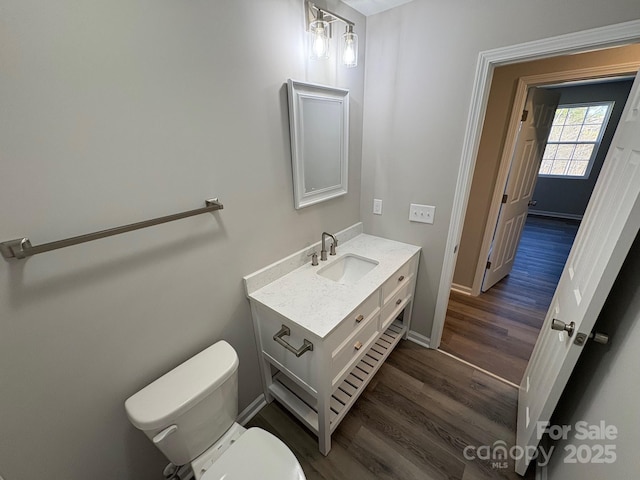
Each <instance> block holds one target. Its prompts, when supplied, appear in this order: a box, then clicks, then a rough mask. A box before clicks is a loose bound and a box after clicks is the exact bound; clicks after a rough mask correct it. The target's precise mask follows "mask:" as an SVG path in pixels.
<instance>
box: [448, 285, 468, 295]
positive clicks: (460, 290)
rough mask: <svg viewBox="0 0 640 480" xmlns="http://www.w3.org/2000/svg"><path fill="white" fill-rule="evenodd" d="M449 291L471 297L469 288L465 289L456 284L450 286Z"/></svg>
mask: <svg viewBox="0 0 640 480" xmlns="http://www.w3.org/2000/svg"><path fill="white" fill-rule="evenodd" d="M451 290H453V291H454V292H457V293H462V294H463V295H471V287H465V286H464V285H458V284H457V283H452V284H451Z"/></svg>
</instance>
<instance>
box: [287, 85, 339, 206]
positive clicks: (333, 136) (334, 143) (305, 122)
mask: <svg viewBox="0 0 640 480" xmlns="http://www.w3.org/2000/svg"><path fill="white" fill-rule="evenodd" d="M287 85H288V89H287V90H288V97H289V127H290V134H291V162H292V167H293V197H294V205H295V208H296V209H300V208H304V207H308V206H309V205H314V204H316V203H319V202H324V201H326V200H329V199H330V198H335V197H339V196H341V195H345V194H346V193H347V183H348V179H347V172H348V163H349V158H348V157H349V155H348V151H349V90H345V89H340V88H334V87H327V86H324V85H316V84H311V83H304V82H298V81H295V80H291V79H289V81H288V82H287ZM318 104H322V105H324V107H325V108H324V109H323V110H324V112H327V113H328V114H330V115H331V116H330V117H327V118H331V120H332V121H331V122H321V121H319V119H318V118H313V119H312V118H309V114H310V113H311V112H310V110H311V106H312V105H316V106H317V105H318ZM305 107H306V108H305ZM316 112H318V114H320V113H322V112H320V111H318V110H317V109H316ZM319 123H320V125H319ZM319 139H322V141H321V140H319ZM326 140H329V141H326ZM311 147H313V148H311ZM332 157H335V158H332ZM332 164H333V165H335V167H334V168H333V170H331V171H328V172H327V173H328V174H329V177H331V178H333V179H335V180H332V181H331V182H329V184H324V183H325V182H321V183H323V184H322V185H320V186H319V187H318V188H315V187H312V188H310V189H307V187H306V182H305V178H306V179H307V180H309V178H308V175H309V172H310V171H311V170H313V169H315V170H317V169H318V167H319V166H321V167H322V168H325V167H327V168H329V167H331V165H332ZM305 173H306V174H307V177H305ZM316 180H317V179H316Z"/></svg>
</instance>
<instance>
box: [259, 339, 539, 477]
mask: <svg viewBox="0 0 640 480" xmlns="http://www.w3.org/2000/svg"><path fill="white" fill-rule="evenodd" d="M516 402H517V389H515V388H513V387H511V386H509V385H507V384H505V383H504V382H501V381H499V380H496V379H495V378H493V377H490V376H488V375H486V374H485V373H483V372H481V371H479V370H477V369H475V368H473V367H471V366H469V365H466V364H464V363H462V362H459V361H457V360H456V359H454V358H451V357H449V356H447V355H445V354H443V353H441V352H438V351H436V350H429V349H426V348H424V347H421V346H420V345H417V344H415V343H412V342H409V341H405V340H401V341H400V343H399V344H398V346H397V347H396V348H395V349H394V350H393V351H392V352H391V354H390V355H389V358H388V360H387V361H386V362H385V363H384V364H383V365H382V366H381V368H380V370H379V371H378V373H377V374H376V375H375V377H374V378H373V381H372V382H371V383H369V385H368V386H367V388H366V389H365V390H364V392H363V393H362V395H361V397H360V398H359V399H358V400H357V401H356V402H355V404H354V406H353V408H352V409H351V410H350V411H349V413H348V414H347V415H346V417H345V418H344V419H343V421H342V422H341V423H340V425H339V426H338V428H337V429H336V431H335V432H334V434H333V436H332V449H331V451H330V452H329V454H328V455H327V456H326V457H324V456H323V455H321V454H320V452H319V451H318V443H317V438H316V437H315V436H314V435H313V434H312V433H311V432H310V431H309V430H307V429H306V428H305V427H304V426H303V425H302V424H301V423H300V422H299V421H298V420H297V419H296V418H295V417H293V416H292V415H291V414H290V413H289V412H287V411H286V409H284V407H282V406H280V405H278V404H277V402H273V403H271V404H270V405H268V406H267V407H265V408H264V409H263V410H262V411H261V412H260V413H258V415H256V416H255V417H254V418H253V419H252V420H251V421H250V422H249V425H253V426H259V427H261V428H265V429H266V430H268V431H270V432H271V433H273V434H274V435H276V436H278V437H279V438H281V439H283V441H284V442H285V443H286V444H287V445H288V446H289V448H291V450H292V451H293V453H294V455H296V457H297V458H298V460H299V461H300V464H301V465H302V468H303V470H304V471H305V475H306V476H307V479H309V480H312V479H313V480H315V479H319V480H324V479H327V480H328V479H331V480H343V479H344V480H354V479H358V480H359V479H367V480H369V479H394V480H396V479H403V480H404V479H430V480H434V479H457V480H487V479H508V480H516V479H521V478H522V477H518V476H517V475H516V474H515V472H514V471H513V465H512V464H509V466H508V468H497V466H496V465H493V464H492V463H491V462H488V461H481V460H479V459H475V460H468V459H465V458H464V455H463V451H464V448H465V447H466V446H468V445H471V446H476V447H478V446H482V445H489V446H491V445H493V444H494V442H496V441H503V442H505V444H506V445H508V446H511V445H513V442H514V438H515V420H516ZM533 476H534V475H533V472H529V473H528V475H527V476H525V478H526V479H529V480H530V479H532V478H533Z"/></svg>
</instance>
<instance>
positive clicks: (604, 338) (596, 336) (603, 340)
mask: <svg viewBox="0 0 640 480" xmlns="http://www.w3.org/2000/svg"><path fill="white" fill-rule="evenodd" d="M587 340H593V341H594V342H596V343H600V344H602V345H606V344H607V343H609V335H607V334H606V333H600V332H591V333H590V334H589V335H587V334H586V333H578V334H577V335H576V339H575V340H574V342H573V343H575V344H576V345H578V346H579V347H581V346H582V345H584V343H585V342H586V341H587Z"/></svg>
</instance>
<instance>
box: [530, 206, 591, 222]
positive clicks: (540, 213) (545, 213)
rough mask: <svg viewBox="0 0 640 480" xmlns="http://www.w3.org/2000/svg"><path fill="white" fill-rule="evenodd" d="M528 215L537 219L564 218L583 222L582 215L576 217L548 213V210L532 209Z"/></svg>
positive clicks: (566, 214) (572, 214)
mask: <svg viewBox="0 0 640 480" xmlns="http://www.w3.org/2000/svg"><path fill="white" fill-rule="evenodd" d="M528 214H529V215H533V216H536V217H552V218H564V219H565V220H582V215H576V214H574V213H562V212H548V211H546V210H531V209H530V210H529V212H528Z"/></svg>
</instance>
